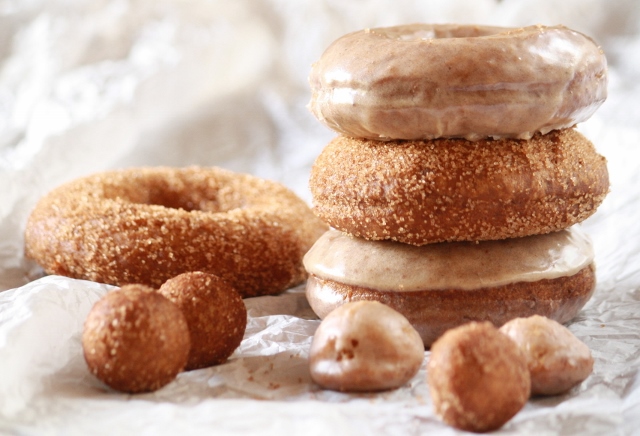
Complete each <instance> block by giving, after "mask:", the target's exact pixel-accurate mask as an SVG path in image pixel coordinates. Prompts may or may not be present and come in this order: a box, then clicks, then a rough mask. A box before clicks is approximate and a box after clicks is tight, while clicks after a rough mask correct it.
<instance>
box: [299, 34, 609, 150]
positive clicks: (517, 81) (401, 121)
mask: <svg viewBox="0 0 640 436" xmlns="http://www.w3.org/2000/svg"><path fill="white" fill-rule="evenodd" d="M309 83H310V86H311V91H312V97H311V102H310V104H309V107H310V109H311V111H312V113H313V114H314V115H315V116H316V117H317V118H318V120H320V121H321V122H323V123H324V124H325V125H327V126H328V127H330V128H331V129H333V130H335V131H337V132H338V133H341V134H344V135H347V136H354V137H363V138H370V139H378V140H389V139H431V138H438V137H464V138H466V139H471V140H476V139H480V138H483V137H517V138H524V139H527V138H530V137H531V136H532V135H533V134H534V133H536V132H541V133H547V132H549V131H551V130H553V129H560V128H568V127H571V126H573V125H575V124H576V123H579V122H581V121H584V120H586V119H587V118H589V117H590V116H591V114H593V113H594V112H595V110H596V109H597V108H598V107H599V106H600V105H601V104H602V103H603V102H604V100H605V98H606V95H607V91H606V86H607V62H606V58H605V56H604V54H603V52H602V50H601V49H600V48H599V47H598V46H597V45H596V44H595V43H594V42H593V40H591V39H590V38H589V37H586V36H585V35H582V34H580V33H579V32H576V31H573V30H571V29H567V28H566V27H563V26H552V27H547V26H528V27H524V28H518V29H516V28H500V27H490V26H478V25H459V24H411V25H404V26H395V27H387V28H374V29H365V30H361V31H358V32H353V33H350V34H347V35H344V36H343V37H341V38H339V39H337V40H336V41H335V42H334V43H333V44H331V45H330V46H329V47H328V48H327V50H326V51H325V52H324V53H323V55H322V56H321V58H320V59H319V60H318V62H316V63H315V64H314V66H313V68H312V70H311V74H310V76H309Z"/></svg>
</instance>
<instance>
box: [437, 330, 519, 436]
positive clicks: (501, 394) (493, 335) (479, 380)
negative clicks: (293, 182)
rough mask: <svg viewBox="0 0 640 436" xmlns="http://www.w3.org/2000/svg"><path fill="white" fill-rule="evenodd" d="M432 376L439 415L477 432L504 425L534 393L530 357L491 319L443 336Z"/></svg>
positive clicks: (443, 418) (445, 419)
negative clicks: (527, 357) (532, 391)
mask: <svg viewBox="0 0 640 436" xmlns="http://www.w3.org/2000/svg"><path fill="white" fill-rule="evenodd" d="M427 378H428V383H429V391H430V393H431V398H432V400H433V407H434V411H435V413H436V415H438V416H439V417H440V418H441V419H442V420H443V421H444V422H445V423H447V424H449V425H451V426H453V427H456V428H459V429H462V430H467V431H474V432H486V431H491V430H496V429H498V428H500V427H502V426H503V425H504V424H505V423H506V422H507V421H509V420H510V419H511V418H512V417H513V416H514V415H515V414H516V413H518V412H519V411H520V410H521V409H522V408H523V407H524V405H525V404H526V402H527V400H528V399H529V395H530V392H531V381H530V377H529V370H528V368H527V361H526V358H525V356H524V355H523V353H522V352H521V351H520V349H519V348H518V347H517V346H516V344H515V343H514V342H513V341H512V340H510V339H509V338H508V337H507V336H506V335H504V334H502V333H500V331H498V329H497V328H496V327H495V326H493V324H491V323H490V322H470V323H468V324H465V325H462V326H460V327H456V328H454V329H451V330H449V331H447V332H446V333H445V334H444V335H442V336H441V337H440V338H439V339H438V340H437V341H436V342H435V343H434V344H433V346H432V347H431V355H430V358H429V363H428V366H427Z"/></svg>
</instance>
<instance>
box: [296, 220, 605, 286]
mask: <svg viewBox="0 0 640 436" xmlns="http://www.w3.org/2000/svg"><path fill="white" fill-rule="evenodd" d="M593 257H594V254H593V248H592V245H591V241H590V240H589V238H588V237H587V236H586V235H585V234H584V233H583V232H582V231H581V230H579V228H578V227H577V226H574V227H572V228H570V229H568V230H562V231H560V232H555V233H550V234H547V235H537V236H528V237H525V238H514V239H506V240H501V241H484V242H479V243H475V242H446V243H439V244H428V245H423V246H420V247H416V246H412V245H408V244H401V243H398V242H393V241H367V240H365V239H361V238H354V237H351V236H348V235H346V234H344V233H342V232H339V231H337V230H329V231H328V232H327V233H325V234H324V235H323V236H321V237H320V239H318V241H316V243H315V244H314V245H313V247H312V248H311V250H309V252H308V253H307V254H306V255H305V257H304V266H305V268H306V269H307V271H308V272H310V273H312V274H314V275H316V276H318V277H320V278H323V279H329V280H334V281H337V282H340V283H345V284H349V285H355V286H362V287H365V288H369V289H376V290H380V291H420V290H428V289H464V290H471V289H478V288H484V287H490V286H501V285H506V284H509V283H516V282H523V281H528V282H533V281H538V280H542V279H555V278H558V277H566V276H571V275H573V274H575V273H577V272H578V271H580V270H581V269H582V268H584V267H586V266H588V265H589V264H591V263H592V262H593Z"/></svg>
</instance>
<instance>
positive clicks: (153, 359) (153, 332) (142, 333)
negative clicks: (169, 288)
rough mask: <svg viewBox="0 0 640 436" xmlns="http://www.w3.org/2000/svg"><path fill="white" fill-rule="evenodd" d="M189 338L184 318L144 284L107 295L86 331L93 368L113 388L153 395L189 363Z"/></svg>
mask: <svg viewBox="0 0 640 436" xmlns="http://www.w3.org/2000/svg"><path fill="white" fill-rule="evenodd" d="M189 347H190V338H189V329H188V327H187V322H186V320H185V317H184V315H183V314H182V312H181V311H180V309H179V308H178V306H176V305H175V304H173V303H172V302H171V301H169V300H168V299H166V298H165V297H163V296H162V295H160V294H159V293H157V292H156V291H155V290H154V289H152V288H149V287H148V286H144V285H126V286H123V287H122V288H118V289H115V290H113V291H110V292H108V293H107V294H106V295H105V296H104V297H102V298H101V299H100V300H98V302H97V303H96V304H95V305H94V306H93V307H92V308H91V311H90V312H89V315H88V316H87V318H86V320H85V323H84V330H83V332H82V349H83V354H84V359H85V361H86V362H87V365H88V367H89V370H90V371H91V373H92V374H93V375H95V376H96V377H97V378H98V379H100V380H102V381H103V382H104V383H105V384H107V385H108V386H110V387H111V388H113V389H115V390H118V391H122V392H129V393H140V392H150V391H155V390H157V389H159V388H161V387H163V386H165V385H166V384H168V383H170V382H171V381H173V380H174V379H175V378H176V376H177V375H178V373H179V372H180V371H182V370H183V369H184V367H185V365H186V363H187V356H188V354H189Z"/></svg>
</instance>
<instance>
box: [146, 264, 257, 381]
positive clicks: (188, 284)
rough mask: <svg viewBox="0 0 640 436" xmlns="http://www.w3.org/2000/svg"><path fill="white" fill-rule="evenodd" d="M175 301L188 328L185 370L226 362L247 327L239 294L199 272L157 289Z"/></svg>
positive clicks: (178, 278) (174, 280)
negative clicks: (187, 353)
mask: <svg viewBox="0 0 640 436" xmlns="http://www.w3.org/2000/svg"><path fill="white" fill-rule="evenodd" d="M158 292H160V293H161V294H162V295H164V296H165V297H167V298H168V299H169V300H171V301H172V302H174V303H175V304H176V305H177V306H178V307H179V308H180V310H182V313H183V314H184V316H185V318H186V320H187V325H188V326H189V336H190V337H191V349H190V350H189V360H188V362H187V366H186V367H185V369H186V370H192V369H199V368H206V367H208V366H212V365H217V364H220V363H223V362H225V361H226V360H227V358H228V357H229V356H231V354H232V353H233V352H234V351H235V349H236V348H238V345H240V342H242V337H243V336H244V331H245V329H246V328H247V309H246V308H245V306H244V302H243V301H242V298H241V297H240V294H238V292H237V291H236V290H235V289H233V288H232V287H231V286H230V285H229V284H227V283H226V282H225V281H224V280H222V279H221V278H219V277H216V276H214V275H212V274H207V273H203V272H200V271H194V272H188V273H183V274H180V275H179V276H176V277H174V278H172V279H169V280H167V281H166V282H165V283H164V284H163V285H162V286H160V289H159V290H158Z"/></svg>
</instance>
